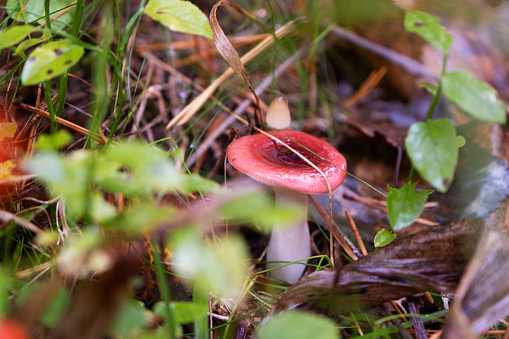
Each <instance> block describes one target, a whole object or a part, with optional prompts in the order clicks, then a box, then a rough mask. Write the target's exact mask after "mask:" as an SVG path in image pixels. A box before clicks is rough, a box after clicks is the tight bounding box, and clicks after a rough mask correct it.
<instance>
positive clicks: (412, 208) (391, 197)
mask: <svg viewBox="0 0 509 339" xmlns="http://www.w3.org/2000/svg"><path fill="white" fill-rule="evenodd" d="M416 186H417V183H410V184H406V185H405V186H403V187H401V188H400V189H397V188H391V187H389V186H388V187H387V188H388V189H389V193H388V194H387V215H388V216H389V222H390V224H391V228H392V229H393V230H394V231H399V230H401V229H403V228H405V227H407V226H408V225H410V224H411V223H413V222H414V220H415V219H416V218H418V217H419V215H421V213H422V210H423V209H424V204H425V203H426V200H427V199H428V195H429V194H430V193H431V192H433V191H430V190H422V191H416V190H415V187H416Z"/></svg>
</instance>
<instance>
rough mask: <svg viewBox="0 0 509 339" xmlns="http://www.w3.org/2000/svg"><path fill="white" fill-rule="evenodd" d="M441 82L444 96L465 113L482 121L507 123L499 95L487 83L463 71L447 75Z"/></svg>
mask: <svg viewBox="0 0 509 339" xmlns="http://www.w3.org/2000/svg"><path fill="white" fill-rule="evenodd" d="M441 81H442V88H443V92H444V95H445V96H446V97H447V98H449V100H451V101H452V102H454V103H455V104H456V105H457V106H458V107H460V108H461V109H462V110H463V111H464V112H465V113H467V114H469V115H471V116H473V117H474V118H477V119H479V120H481V121H487V122H494V123H497V124H505V123H506V113H505V108H504V106H503V105H502V104H501V103H500V101H499V100H498V93H497V91H495V89H493V87H491V86H490V85H488V84H487V83H485V82H483V81H480V80H478V79H476V78H475V77H474V76H473V75H472V74H470V73H468V72H463V71H457V72H452V73H446V74H445V75H444V76H443V77H442V80H441Z"/></svg>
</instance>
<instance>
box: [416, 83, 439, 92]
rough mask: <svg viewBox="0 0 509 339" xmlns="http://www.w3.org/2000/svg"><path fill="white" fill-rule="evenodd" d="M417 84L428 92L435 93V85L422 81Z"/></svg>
mask: <svg viewBox="0 0 509 339" xmlns="http://www.w3.org/2000/svg"><path fill="white" fill-rule="evenodd" d="M419 86H420V87H422V88H425V89H426V90H427V91H428V92H430V93H431V94H433V95H435V94H437V90H438V87H437V86H435V85H432V84H428V83H426V82H423V83H421V84H419Z"/></svg>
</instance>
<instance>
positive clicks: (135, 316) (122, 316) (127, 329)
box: [110, 299, 150, 338]
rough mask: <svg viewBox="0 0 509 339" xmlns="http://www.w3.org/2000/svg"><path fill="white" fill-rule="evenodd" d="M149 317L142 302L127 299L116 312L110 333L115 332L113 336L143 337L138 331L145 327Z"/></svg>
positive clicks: (148, 312)
mask: <svg viewBox="0 0 509 339" xmlns="http://www.w3.org/2000/svg"><path fill="white" fill-rule="evenodd" d="M149 319H150V311H149V310H147V309H146V308H145V306H144V305H143V303H142V302H141V301H139V300H132V299H129V300H127V302H126V303H124V304H123V305H122V307H121V308H120V310H119V312H118V313H117V315H116V317H115V321H114V322H113V326H112V327H111V329H110V334H115V335H116V336H115V337H117V336H118V337H124V338H125V337H127V338H145V337H144V336H141V335H140V334H139V333H138V332H139V331H140V329H142V328H144V327H146V325H147V323H148V322H149Z"/></svg>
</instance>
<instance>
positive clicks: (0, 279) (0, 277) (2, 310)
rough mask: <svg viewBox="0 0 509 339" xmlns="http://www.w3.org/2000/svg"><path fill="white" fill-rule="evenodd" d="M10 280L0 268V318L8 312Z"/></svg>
mask: <svg viewBox="0 0 509 339" xmlns="http://www.w3.org/2000/svg"><path fill="white" fill-rule="evenodd" d="M11 279H12V278H11V277H10V276H9V275H8V274H7V272H6V271H5V270H4V268H3V267H2V268H0V318H1V317H3V316H5V315H6V314H7V311H8V310H9V306H10V305H9V304H10V302H9V295H10V294H11V291H10V289H11V287H12V286H11V284H12V280H11Z"/></svg>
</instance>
